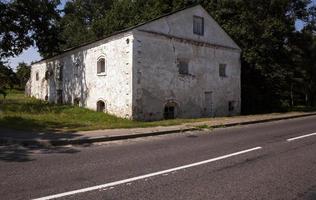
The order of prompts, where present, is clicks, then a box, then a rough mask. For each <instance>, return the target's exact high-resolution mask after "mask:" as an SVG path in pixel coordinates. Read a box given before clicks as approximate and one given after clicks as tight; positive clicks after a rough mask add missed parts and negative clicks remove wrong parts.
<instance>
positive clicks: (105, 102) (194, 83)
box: [29, 5, 241, 120]
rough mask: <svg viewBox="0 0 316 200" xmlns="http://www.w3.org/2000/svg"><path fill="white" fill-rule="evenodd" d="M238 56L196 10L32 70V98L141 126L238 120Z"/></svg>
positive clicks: (233, 46)
mask: <svg viewBox="0 0 316 200" xmlns="http://www.w3.org/2000/svg"><path fill="white" fill-rule="evenodd" d="M240 52H241V50H240V48H239V47H238V46H237V45H236V44H235V42H234V41H233V40H232V39H231V38H230V37H229V36H228V35H227V34H226V33H225V31H223V29H222V28H221V27H220V26H219V25H218V24H217V23H216V22H215V21H214V20H213V18H212V17H211V16H210V15H209V14H208V13H207V12H206V11H205V10H204V9H203V8H202V7H201V6H199V5H198V6H194V7H191V8H187V9H184V10H181V11H178V12H175V13H172V14H170V15H166V16H163V17H160V18H158V19H155V20H153V21H151V22H148V23H145V24H142V25H139V26H136V27H134V28H131V29H129V30H125V31H122V32H120V33H118V34H116V35H113V36H110V37H107V38H105V39H102V40H99V41H96V42H94V43H90V44H87V45H83V46H81V47H78V48H74V49H71V50H68V51H66V52H64V53H63V54H60V55H58V56H55V57H53V58H50V59H45V60H42V61H39V62H37V63H35V64H33V65H32V72H31V78H30V81H29V85H30V87H31V88H30V93H31V95H32V96H34V97H36V98H40V99H46V100H48V101H50V102H56V103H69V104H77V105H79V106H83V107H87V108H90V109H94V110H99V111H104V112H108V113H111V114H114V115H116V116H119V117H124V118H130V119H138V120H159V119H163V118H174V117H179V118H192V117H212V116H227V115H237V114H239V112H240Z"/></svg>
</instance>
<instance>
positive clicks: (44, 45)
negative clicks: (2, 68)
mask: <svg viewBox="0 0 316 200" xmlns="http://www.w3.org/2000/svg"><path fill="white" fill-rule="evenodd" d="M59 3H60V1H59V0H11V1H5V2H3V1H1V2H0V10H1V12H0V38H1V41H0V59H1V60H3V59H5V58H8V57H10V56H16V55H19V54H20V53H21V52H22V51H23V50H24V49H27V48H28V47H30V46H32V45H35V44H36V46H37V47H38V49H39V52H40V54H41V55H42V56H44V57H46V56H51V55H54V54H55V53H56V52H59V43H60V40H59V38H58V32H59V26H58V25H59V24H58V21H59V19H60V15H59V11H58V10H57V5H58V4H59Z"/></svg>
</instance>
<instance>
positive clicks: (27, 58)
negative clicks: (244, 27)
mask: <svg viewBox="0 0 316 200" xmlns="http://www.w3.org/2000/svg"><path fill="white" fill-rule="evenodd" d="M66 1H67V0H61V5H60V6H59V9H61V8H63V7H64V5H65V3H66ZM313 2H314V3H315V4H316V0H313ZM295 26H296V29H297V30H300V29H302V27H303V26H304V24H303V23H302V22H301V21H297V22H296V23H295ZM40 59H42V58H41V56H40V55H39V53H38V49H37V48H36V47H30V48H29V49H27V50H25V51H23V53H22V54H20V55H19V56H17V57H14V58H9V59H8V61H9V65H10V66H11V67H13V68H15V67H16V66H17V65H18V64H19V63H20V62H26V63H28V64H30V63H31V62H32V61H38V60H40Z"/></svg>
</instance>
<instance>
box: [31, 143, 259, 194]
mask: <svg viewBox="0 0 316 200" xmlns="http://www.w3.org/2000/svg"><path fill="white" fill-rule="evenodd" d="M259 149H262V147H255V148H251V149H247V150H243V151H238V152H235V153H231V154H227V155H224V156H220V157H216V158H212V159H209V160H204V161H200V162H196V163H192V164H188V165H183V166H179V167H175V168H171V169H167V170H163V171H158V172H154V173H150V174H145V175H142V176H136V177H133V178H128V179H124V180H120V181H115V182H111V183H105V184H102V185H96V186H92V187H87V188H83V189H79V190H73V191H69V192H64V193H60V194H54V195H50V196H46V197H41V198H37V199H34V200H49V199H56V198H61V197H65V196H70V195H74V194H78V193H84V192H89V191H93V190H100V189H104V188H107V187H110V189H111V188H113V186H116V185H121V184H124V183H130V182H133V181H137V180H141V179H145V180H146V178H149V177H153V176H158V175H163V174H167V173H170V172H174V171H178V170H182V169H187V168H191V167H196V166H199V165H204V164H207V163H211V162H215V161H218V160H223V159H226V158H230V157H233V156H237V155H241V154H245V153H249V152H251V151H256V150H259Z"/></svg>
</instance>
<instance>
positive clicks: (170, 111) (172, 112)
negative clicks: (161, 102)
mask: <svg viewBox="0 0 316 200" xmlns="http://www.w3.org/2000/svg"><path fill="white" fill-rule="evenodd" d="M174 118H176V104H175V103H168V104H167V105H165V107H164V119H174Z"/></svg>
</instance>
